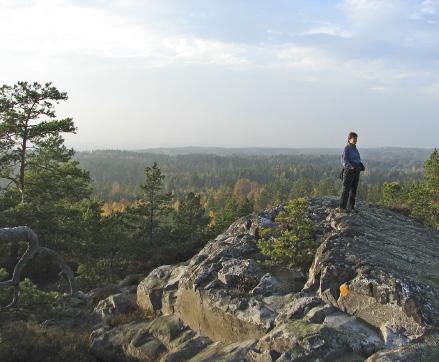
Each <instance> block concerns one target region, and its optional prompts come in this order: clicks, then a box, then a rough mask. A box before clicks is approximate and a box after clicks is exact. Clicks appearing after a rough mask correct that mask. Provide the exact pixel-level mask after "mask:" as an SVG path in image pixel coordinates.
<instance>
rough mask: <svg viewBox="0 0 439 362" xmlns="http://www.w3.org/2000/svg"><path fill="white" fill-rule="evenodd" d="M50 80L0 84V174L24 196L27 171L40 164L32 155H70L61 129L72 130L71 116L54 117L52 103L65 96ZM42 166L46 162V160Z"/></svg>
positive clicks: (69, 131) (57, 158) (70, 151)
mask: <svg viewBox="0 0 439 362" xmlns="http://www.w3.org/2000/svg"><path fill="white" fill-rule="evenodd" d="M67 98H68V97H67V93H64V92H60V91H59V90H58V89H56V88H55V87H54V86H52V84H51V83H45V84H44V85H42V84H39V83H37V82H34V83H28V82H18V83H17V84H15V85H13V86H8V85H3V86H2V87H1V88H0V136H1V138H0V155H1V157H0V178H4V179H7V180H9V184H13V185H14V186H15V187H16V189H17V190H18V191H19V192H20V194H21V200H22V201H24V199H25V188H26V180H25V177H26V171H27V169H28V168H29V167H43V166H42V165H39V164H38V163H37V162H35V160H32V158H33V156H34V155H38V154H39V153H41V152H44V151H46V152H47V151H49V152H50V158H51V159H54V160H57V161H60V160H64V161H65V160H66V158H67V159H68V158H70V157H71V156H72V155H73V150H67V149H66V148H65V147H64V146H63V140H62V138H61V137H60V133H62V132H67V133H72V132H73V133H74V132H75V131H76V128H75V126H74V124H73V120H72V119H71V118H65V119H61V120H57V119H55V118H56V114H55V111H54V109H53V108H54V105H55V104H58V103H59V101H61V100H67ZM45 166H48V165H47V164H46V165H45Z"/></svg>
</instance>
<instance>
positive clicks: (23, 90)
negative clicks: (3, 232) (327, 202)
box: [0, 82, 437, 288]
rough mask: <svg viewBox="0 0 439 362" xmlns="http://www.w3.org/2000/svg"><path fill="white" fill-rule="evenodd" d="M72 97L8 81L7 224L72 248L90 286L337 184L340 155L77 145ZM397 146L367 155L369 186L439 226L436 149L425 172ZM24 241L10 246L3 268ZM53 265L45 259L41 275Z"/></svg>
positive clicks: (2, 209)
mask: <svg viewBox="0 0 439 362" xmlns="http://www.w3.org/2000/svg"><path fill="white" fill-rule="evenodd" d="M65 100H67V94H66V93H64V92H60V91H58V90H57V89H56V88H55V87H54V86H53V85H52V84H51V83H46V84H39V83H28V82H19V83H17V84H15V85H13V86H6V85H5V86H3V87H2V88H0V135H1V138H0V161H1V164H0V179H1V181H2V183H1V185H2V188H1V191H0V225H1V226H2V227H12V226H17V225H27V226H30V227H31V228H32V229H33V230H34V231H35V232H36V233H37V234H38V236H39V237H40V240H41V243H42V245H44V246H48V247H51V248H53V249H55V250H57V251H58V252H60V253H62V255H63V256H64V257H65V259H66V260H67V261H68V263H69V264H70V265H71V266H72V267H73V269H74V270H75V272H76V274H77V276H78V278H77V279H78V283H79V287H81V288H91V287H93V286H96V285H98V284H100V283H102V282H107V281H111V280H113V279H116V278H120V277H122V276H123V275H124V274H128V273H136V272H142V273H146V272H148V271H149V270H150V269H151V268H153V267H155V266H157V265H161V264H165V263H175V262H178V261H183V260H186V259H188V258H189V257H190V256H191V255H193V254H194V253H195V252H196V251H197V250H198V249H199V248H201V247H202V246H203V245H204V243H205V242H206V241H207V240H209V239H210V238H212V237H214V236H216V235H217V234H219V233H221V232H222V231H224V230H225V229H226V228H227V227H228V226H229V225H230V224H231V223H232V222H233V221H235V220H236V219H237V218H238V217H240V216H243V215H247V214H250V213H251V212H253V211H257V210H261V209H263V208H265V207H269V206H271V205H273V204H276V203H279V202H284V201H286V200H288V199H294V198H297V197H307V196H318V195H334V194H335V195H336V194H338V193H339V188H340V181H339V180H338V178H337V175H338V172H339V167H340V166H339V163H340V160H339V156H338V155H334V154H327V155H315V154H311V155H300V154H294V155H288V154H284V155H269V156H260V155H251V154H247V155H245V154H241V155H238V154H234V155H222V156H221V155H213V154H186V155H167V154H159V153H149V152H128V151H96V152H81V153H79V154H75V152H74V150H73V149H68V148H67V147H66V146H65V144H64V138H63V135H64V134H66V133H74V132H76V127H75V125H74V123H73V120H72V119H71V118H66V119H61V120H60V119H57V118H56V114H55V106H56V104H57V103H58V102H60V101H65ZM399 151H400V152H399V153H395V152H393V151H392V152H389V153H388V155H387V156H386V154H385V152H381V153H377V154H376V155H375V156H374V157H375V158H374V157H371V158H370V159H367V162H366V167H367V171H366V173H365V175H364V177H363V178H362V182H361V189H360V193H361V194H362V195H363V198H366V199H368V200H369V201H373V202H381V203H383V204H385V205H388V206H392V204H391V203H392V202H397V201H395V200H400V201H398V205H399V206H400V207H405V208H406V209H407V210H409V212H410V213H411V214H412V215H413V216H414V217H417V218H419V219H420V220H422V221H424V222H428V223H429V224H431V225H433V226H435V227H437V176H435V175H437V166H436V163H437V152H436V153H434V152H433V154H432V156H431V157H430V159H429V160H428V161H427V163H426V164H425V170H426V172H425V175H424V176H423V166H424V165H423V162H422V161H421V160H420V159H419V157H418V156H419V155H417V154H416V153H413V152H412V151H408V153H407V154H404V151H403V150H399ZM404 155H405V156H404ZM414 155H415V156H416V157H415V156H414ZM409 185H411V186H409ZM405 195H415V196H411V198H409V197H408V196H405ZM398 198H399V199H398ZM409 199H410V200H415V201H416V202H415V201H411V202H408V201H406V200H409ZM389 200H391V201H389ZM401 205H402V206H401ZM393 206H394V205H393ZM24 247H25V245H21V244H19V243H18V244H13V245H8V246H6V245H2V246H1V247H0V249H1V250H0V251H1V253H0V266H3V267H5V272H9V273H10V272H11V270H12V268H13V266H14V265H15V263H16V262H17V259H18V258H19V256H20V255H21V253H22V251H23V248H24ZM48 268H49V269H50V266H47V265H46V264H41V267H40V268H37V269H38V275H41V274H44V273H42V272H43V271H44V270H45V269H48ZM49 271H50V270H48V272H49ZM28 273H29V275H32V270H29V271H28Z"/></svg>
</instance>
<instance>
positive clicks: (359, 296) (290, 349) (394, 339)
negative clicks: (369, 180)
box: [91, 198, 439, 362]
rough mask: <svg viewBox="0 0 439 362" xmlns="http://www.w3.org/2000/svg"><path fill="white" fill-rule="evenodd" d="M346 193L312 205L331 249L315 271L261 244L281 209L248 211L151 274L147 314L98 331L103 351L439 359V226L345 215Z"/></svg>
mask: <svg viewBox="0 0 439 362" xmlns="http://www.w3.org/2000/svg"><path fill="white" fill-rule="evenodd" d="M337 201H338V200H337V199H335V198H319V199H313V200H311V201H310V205H309V215H310V217H311V218H312V219H313V220H314V222H315V238H316V239H317V240H318V241H319V242H320V246H319V247H318V249H317V252H316V255H315V259H314V261H313V263H312V265H311V267H310V268H309V270H301V269H297V268H296V269H294V268H289V267H288V266H287V265H271V264H270V263H267V262H266V258H265V257H264V256H263V255H262V254H261V253H260V252H259V250H258V248H257V246H256V241H257V238H258V233H259V230H260V228H261V227H276V224H275V217H276V215H278V213H279V212H282V210H283V207H282V206H279V207H277V208H275V209H271V210H266V211H265V212H263V213H261V214H259V215H249V216H247V217H243V218H241V219H239V220H237V221H236V222H235V223H233V224H232V225H231V226H230V227H229V228H228V230H227V231H226V232H224V233H223V234H221V235H218V236H217V237H216V238H215V239H213V240H211V241H209V242H208V243H207V244H206V245H205V247H204V248H203V249H202V250H201V251H200V252H199V253H198V254H197V255H195V256H194V257H193V258H191V259H190V260H189V261H188V262H187V263H183V264H179V265H175V266H171V265H165V266H161V267H159V268H157V269H155V270H154V271H152V272H151V273H150V274H149V275H148V276H147V277H146V278H144V279H143V280H142V281H141V282H140V283H139V285H138V287H137V304H138V306H139V309H140V310H141V311H143V313H144V314H145V319H144V320H142V321H135V322H131V323H129V324H124V325H121V326H117V327H115V328H110V327H108V326H103V327H102V328H100V329H97V330H96V331H94V332H93V334H92V336H91V346H92V350H93V351H94V353H95V354H96V355H98V356H100V358H103V359H105V360H107V359H109V358H110V356H109V354H111V355H112V356H113V357H114V356H124V357H117V358H126V359H127V358H131V359H133V360H138V361H140V360H141V361H144V360H145V361H149V360H157V361H158V360H160V361H255V362H265V361H267V362H270V361H277V362H281V361H314V360H339V359H343V360H346V361H365V360H366V359H367V360H368V361H393V360H396V359H394V358H395V356H407V360H410V358H412V357H413V356H415V355H416V353H417V352H416V351H418V353H419V355H424V356H426V358H427V357H428V358H430V357H429V356H436V354H435V353H436V352H434V350H435V348H436V347H437V337H435V336H436V333H437V332H438V331H437V328H438V327H437V326H438V325H439V318H438V311H439V306H438V301H439V299H438V297H439V290H438V288H439V264H438V263H439V262H438V260H437V258H435V256H436V255H438V254H439V233H438V232H437V231H434V230H432V229H430V228H428V227H426V226H423V225H421V224H418V223H416V222H415V221H413V220H411V219H410V218H408V217H406V216H403V215H400V214H397V213H395V212H392V211H389V210H385V209H381V208H378V207H373V206H369V205H367V204H365V203H360V204H359V210H360V212H359V213H352V214H337V213H336V212H335V210H334V209H335V207H336V206H337ZM102 304H105V303H104V302H102ZM107 304H108V301H107ZM436 349H437V348H436ZM111 351H113V352H111ZM392 358H393V359H392ZM404 358H405V357H404ZM412 360H415V359H412ZM427 360H428V359H427Z"/></svg>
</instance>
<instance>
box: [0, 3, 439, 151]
mask: <svg viewBox="0 0 439 362" xmlns="http://www.w3.org/2000/svg"><path fill="white" fill-rule="evenodd" d="M0 48H1V49H2V52H1V56H0V80H1V83H2V84H3V83H6V84H13V83H15V82H16V81H18V80H29V81H33V80H37V81H41V82H43V81H53V83H54V85H55V86H57V87H58V88H59V89H60V90H63V91H67V92H68V94H69V96H70V99H69V101H68V102H66V103H65V104H63V105H60V107H59V114H60V115H66V116H72V117H73V118H74V120H75V123H76V125H77V126H78V127H79V132H78V134H77V135H74V136H68V137H67V144H68V145H69V146H72V147H74V148H76V149H78V150H83V149H98V148H121V149H138V148H148V147H160V146H190V145H192V146H224V147H228V146H230V147H246V146H261V147H340V145H342V144H343V143H344V141H345V137H346V134H347V132H349V131H350V130H355V131H357V132H358V133H359V135H360V137H359V145H362V146H363V147H374V146H407V147H437V146H438V145H439V142H438V139H439V72H438V71H439V0H424V1H423V0H416V1H415V0H338V1H330V0H326V1H323V0H321V1H313V0H303V1H300V0H299V1H287V0H270V1H267V0H265V1H262V0H247V1H242V0H216V1H213V0H142V1H141V0H90V1H86V0H77V1H73V0H0Z"/></svg>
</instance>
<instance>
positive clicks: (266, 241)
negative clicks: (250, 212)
mask: <svg viewBox="0 0 439 362" xmlns="http://www.w3.org/2000/svg"><path fill="white" fill-rule="evenodd" d="M275 222H276V224H277V226H276V227H275V228H264V229H262V230H261V233H260V235H261V237H260V239H259V240H258V242H257V244H258V247H259V249H260V250H261V252H262V253H263V254H264V255H267V256H268V257H270V258H271V260H272V261H274V262H288V263H291V264H293V265H294V266H306V265H308V264H309V263H310V262H311V261H312V259H313V258H314V253H315V249H316V247H317V243H316V241H315V240H314V237H313V235H314V224H313V222H312V220H311V219H310V218H309V216H308V202H307V200H306V199H305V198H297V199H293V200H290V201H289V202H288V203H287V205H286V208H285V211H283V212H281V213H279V215H278V216H277V217H276V220H275Z"/></svg>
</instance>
